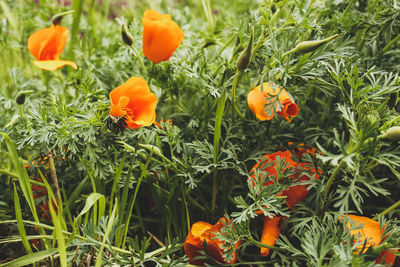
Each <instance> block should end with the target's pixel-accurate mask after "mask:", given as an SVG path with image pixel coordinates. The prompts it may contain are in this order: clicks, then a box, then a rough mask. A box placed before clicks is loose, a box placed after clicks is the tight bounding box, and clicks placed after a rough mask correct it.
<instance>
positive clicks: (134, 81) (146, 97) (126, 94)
mask: <svg viewBox="0 0 400 267" xmlns="http://www.w3.org/2000/svg"><path fill="white" fill-rule="evenodd" d="M110 100H111V107H110V115H111V116H114V117H123V118H124V119H125V127H126V128H129V129H137V128H139V127H142V126H149V125H151V124H153V123H154V121H155V119H156V107H157V96H156V95H155V94H153V93H152V92H150V88H149V86H148V85H147V83H146V81H145V80H144V79H143V78H140V77H132V78H130V79H129V80H128V81H127V82H126V83H124V84H122V85H120V86H118V87H117V88H115V89H114V90H112V91H111V92H110Z"/></svg>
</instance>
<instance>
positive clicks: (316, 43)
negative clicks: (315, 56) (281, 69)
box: [282, 34, 339, 57]
mask: <svg viewBox="0 0 400 267" xmlns="http://www.w3.org/2000/svg"><path fill="white" fill-rule="evenodd" d="M338 36H339V34H335V35H332V36H331V37H328V38H326V39H323V40H313V41H304V42H300V43H298V44H297V45H296V47H295V48H293V49H292V50H289V51H287V52H286V53H284V54H283V55H282V57H285V56H287V55H289V54H292V53H301V54H304V53H308V52H312V51H314V50H316V49H317V48H318V47H320V46H321V45H323V44H325V43H327V42H329V41H331V40H333V39H335V38H336V37H338Z"/></svg>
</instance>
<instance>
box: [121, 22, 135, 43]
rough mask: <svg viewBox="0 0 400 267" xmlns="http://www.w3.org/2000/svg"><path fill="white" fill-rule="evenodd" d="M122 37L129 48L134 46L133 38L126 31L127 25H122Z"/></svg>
mask: <svg viewBox="0 0 400 267" xmlns="http://www.w3.org/2000/svg"><path fill="white" fill-rule="evenodd" d="M121 35H122V40H123V41H124V43H125V44H127V45H128V46H131V45H132V44H133V36H132V35H131V34H130V33H129V32H128V31H127V30H126V28H125V24H122V26H121Z"/></svg>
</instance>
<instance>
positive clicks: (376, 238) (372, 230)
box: [339, 215, 396, 266]
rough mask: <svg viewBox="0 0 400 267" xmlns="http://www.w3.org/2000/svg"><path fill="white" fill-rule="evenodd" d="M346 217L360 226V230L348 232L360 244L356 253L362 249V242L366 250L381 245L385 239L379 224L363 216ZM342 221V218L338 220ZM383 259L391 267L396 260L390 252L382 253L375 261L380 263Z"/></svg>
mask: <svg viewBox="0 0 400 267" xmlns="http://www.w3.org/2000/svg"><path fill="white" fill-rule="evenodd" d="M345 216H346V217H348V218H350V219H351V220H352V221H353V222H354V223H355V224H356V225H358V224H361V226H362V228H361V229H354V230H351V231H350V234H351V235H354V236H357V237H358V240H359V242H360V243H361V244H360V245H359V246H358V247H357V250H358V253H359V252H360V250H362V249H363V247H364V242H366V248H368V247H376V246H378V245H379V244H381V243H382V242H383V241H384V240H385V238H386V237H382V234H383V231H384V227H383V229H381V228H380V226H379V222H377V221H374V220H372V219H370V218H367V217H364V216H357V215H345ZM339 219H341V220H343V217H341V218H339ZM351 223H352V222H351V221H349V222H347V227H349V228H350V225H351ZM383 259H384V261H385V263H386V264H389V265H390V266H393V264H394V261H395V260H396V255H395V254H393V253H390V251H387V250H386V251H382V252H381V254H380V255H379V257H378V258H377V260H376V263H381V262H382V260H383Z"/></svg>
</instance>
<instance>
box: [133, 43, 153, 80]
mask: <svg viewBox="0 0 400 267" xmlns="http://www.w3.org/2000/svg"><path fill="white" fill-rule="evenodd" d="M131 48H132V50H133V53H135V55H136V57H137V58H138V60H139V63H140V66H141V67H142V70H143V74H145V73H146V67H145V66H144V63H143V59H142V57H141V56H140V54H139V53H138V51H137V50H136V48H135V46H134V45H133V44H132V45H131ZM150 79H151V78H150ZM149 85H150V80H149Z"/></svg>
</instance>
